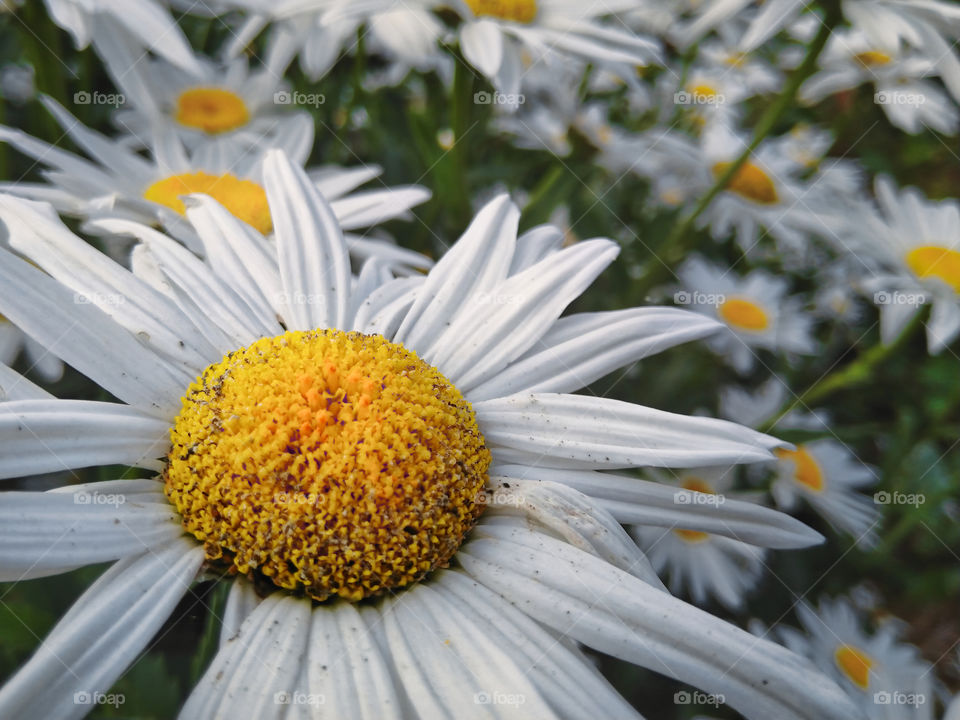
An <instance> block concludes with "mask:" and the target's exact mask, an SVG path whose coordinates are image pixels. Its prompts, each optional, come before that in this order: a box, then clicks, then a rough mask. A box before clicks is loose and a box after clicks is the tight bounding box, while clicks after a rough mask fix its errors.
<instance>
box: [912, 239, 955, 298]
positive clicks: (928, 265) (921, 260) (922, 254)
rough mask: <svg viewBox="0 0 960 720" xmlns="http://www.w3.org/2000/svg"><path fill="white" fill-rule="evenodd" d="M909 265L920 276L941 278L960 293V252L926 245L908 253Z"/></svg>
mask: <svg viewBox="0 0 960 720" xmlns="http://www.w3.org/2000/svg"><path fill="white" fill-rule="evenodd" d="M907 265H909V266H910V269H911V270H913V273H914V275H916V276H917V277H918V278H931V277H932V278H939V279H940V280H943V282H945V283H946V284H947V285H949V286H950V287H952V288H953V290H954V292H956V293H960V252H957V251H956V250H950V249H949V248H945V247H940V246H938V245H924V246H922V247H918V248H914V249H913V250H911V251H910V252H908V253H907Z"/></svg>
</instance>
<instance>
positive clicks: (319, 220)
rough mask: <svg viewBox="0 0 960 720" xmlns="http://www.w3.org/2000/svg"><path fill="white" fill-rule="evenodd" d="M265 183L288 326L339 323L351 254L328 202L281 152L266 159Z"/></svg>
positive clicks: (345, 305) (346, 302)
mask: <svg viewBox="0 0 960 720" xmlns="http://www.w3.org/2000/svg"><path fill="white" fill-rule="evenodd" d="M263 176H264V185H265V187H266V191H267V198H268V200H269V203H270V213H271V215H272V216H273V225H274V228H275V232H276V238H277V250H278V254H279V259H280V278H281V281H282V282H283V290H284V293H286V295H287V297H286V300H287V303H286V306H287V312H288V313H289V315H290V317H288V318H287V328H288V329H290V330H314V329H316V328H342V327H344V326H345V325H346V321H347V312H348V310H349V308H350V259H349V258H348V257H347V250H346V246H345V244H344V242H343V232H342V231H341V229H340V226H339V224H338V223H337V219H336V217H335V216H334V214H333V211H332V210H331V209H330V206H329V205H328V204H327V201H326V200H324V198H323V197H322V196H321V195H320V193H319V192H317V190H316V188H315V187H314V186H313V184H312V183H311V181H310V179H309V178H308V177H307V175H306V173H304V172H303V170H302V169H301V168H299V167H297V166H296V165H294V164H293V163H291V162H290V160H289V159H288V158H287V157H286V155H284V154H283V153H281V152H279V151H270V152H268V153H267V155H266V159H265V161H264V170H263Z"/></svg>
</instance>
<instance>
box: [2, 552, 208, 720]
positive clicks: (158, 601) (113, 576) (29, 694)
mask: <svg viewBox="0 0 960 720" xmlns="http://www.w3.org/2000/svg"><path fill="white" fill-rule="evenodd" d="M202 562H203V548H201V547H200V546H199V545H197V543H196V542H193V541H192V540H186V539H183V540H175V541H174V542H172V543H171V544H170V545H169V546H168V547H166V548H164V549H162V550H154V551H152V552H147V553H144V554H143V555H139V556H136V557H132V558H128V559H125V560H121V561H120V562H118V563H116V564H115V565H114V566H113V567H111V568H110V569H109V570H108V571H107V572H106V573H104V574H103V575H102V576H101V577H100V579H99V580H97V581H96V582H95V583H94V584H93V585H92V586H90V588H89V589H88V590H87V591H86V592H85V593H84V594H83V595H82V596H81V597H80V599H79V600H78V601H77V602H76V603H75V604H74V606H73V607H72V608H71V609H70V611H69V612H68V613H67V614H66V615H64V616H63V618H62V619H61V620H60V622H59V623H57V625H56V627H54V628H53V630H51V631H50V634H49V635H48V636H47V638H46V640H44V642H43V644H42V645H41V646H40V648H39V649H38V650H37V651H36V653H34V655H33V657H32V658H30V660H29V661H28V662H27V664H26V665H24V666H23V667H22V668H21V669H20V670H19V671H18V672H17V674H16V675H14V676H13V678H12V679H10V680H9V681H8V682H7V684H6V685H4V686H3V688H2V689H0V716H2V717H8V718H15V717H23V718H27V717H29V718H52V719H54V718H55V719H57V720H61V719H62V720H69V719H70V718H81V717H83V716H84V715H86V714H87V713H88V712H89V711H90V705H87V704H83V703H81V702H76V701H75V697H76V696H77V695H86V696H92V694H93V693H104V692H106V691H107V690H109V689H110V687H111V686H112V685H113V683H114V682H115V681H116V679H117V678H118V677H120V675H121V674H122V673H123V671H124V670H126V669H127V668H128V667H129V666H130V665H131V664H133V662H134V661H135V660H136V658H137V656H138V655H139V654H140V653H141V652H142V651H143V649H144V648H145V647H146V646H147V643H149V642H150V640H151V639H152V638H153V636H154V635H156V633H157V631H158V630H159V629H160V628H161V626H162V625H163V623H164V622H165V621H166V620H167V618H168V617H169V616H170V614H171V613H172V612H173V610H174V608H176V606H177V603H178V602H180V598H182V597H183V596H184V595H185V594H186V593H187V591H188V590H189V588H190V584H191V582H192V581H193V578H194V576H195V575H196V573H197V570H199V568H200V565H201V563H202Z"/></svg>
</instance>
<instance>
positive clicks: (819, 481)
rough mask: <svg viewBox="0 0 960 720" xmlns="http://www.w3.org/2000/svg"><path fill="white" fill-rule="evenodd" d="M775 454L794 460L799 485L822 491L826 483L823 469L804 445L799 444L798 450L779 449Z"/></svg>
mask: <svg viewBox="0 0 960 720" xmlns="http://www.w3.org/2000/svg"><path fill="white" fill-rule="evenodd" d="M773 452H774V454H776V456H777V457H778V458H780V459H781V460H792V461H793V464H794V471H793V472H794V474H793V479H794V480H795V481H796V482H797V484H799V485H803V486H804V487H805V488H808V489H810V490H813V491H814V492H821V491H822V490H823V488H824V486H825V485H826V480H825V479H824V477H823V470H821V469H820V463H818V462H817V460H816V458H814V457H813V455H811V454H810V452H809V451H808V450H807V449H806V448H805V447H804V446H803V445H798V446H797V449H796V450H785V449H782V448H781V449H777V450H774V451H773Z"/></svg>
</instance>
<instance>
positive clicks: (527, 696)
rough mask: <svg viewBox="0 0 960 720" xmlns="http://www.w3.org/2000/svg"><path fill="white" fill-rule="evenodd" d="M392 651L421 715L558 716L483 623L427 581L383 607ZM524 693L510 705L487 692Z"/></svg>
mask: <svg viewBox="0 0 960 720" xmlns="http://www.w3.org/2000/svg"><path fill="white" fill-rule="evenodd" d="M383 617H384V628H385V630H386V636H387V639H388V642H389V644H390V650H391V656H392V658H393V661H394V664H395V665H396V668H397V673H398V675H399V676H400V677H401V678H402V679H403V683H404V690H406V694H407V697H408V698H409V699H410V702H411V704H412V705H413V708H414V710H415V712H416V716H417V717H421V718H440V717H456V718H464V719H465V720H473V719H474V718H510V717H513V718H520V717H523V718H537V719H538V720H539V719H540V718H554V717H556V714H555V713H553V712H552V711H551V710H550V709H549V708H548V706H547V705H546V703H545V702H544V700H543V698H542V697H541V695H540V693H539V692H537V690H536V688H535V687H534V686H533V684H532V683H531V682H530V680H529V679H528V678H527V677H526V676H525V674H524V672H523V670H524V669H523V668H522V667H521V666H520V665H518V664H517V661H516V659H514V658H513V657H511V656H510V655H509V654H508V653H507V652H505V651H504V649H503V648H502V647H499V646H498V645H497V644H496V643H494V642H493V641H492V640H491V638H490V636H489V635H488V634H487V633H486V632H485V629H484V628H481V627H479V626H478V625H477V624H476V622H475V621H473V619H472V618H471V617H469V616H468V615H466V614H464V613H463V612H462V611H461V610H459V609H458V608H457V607H456V606H454V605H453V604H452V603H450V602H449V601H447V600H444V598H443V594H442V593H439V592H437V591H436V590H433V589H431V588H430V586H429V585H428V584H426V583H421V584H418V585H415V586H414V587H412V588H410V589H409V590H407V591H405V592H404V593H402V594H401V595H398V596H397V597H396V600H395V601H393V602H391V603H389V604H388V605H386V607H384V609H383ZM495 693H496V694H500V695H502V696H505V697H513V698H523V700H522V702H520V703H517V704H514V705H512V706H511V705H510V704H508V703H505V702H501V703H494V702H483V700H482V698H483V696H484V695H487V696H489V697H491V698H492V697H493V696H494V694H495Z"/></svg>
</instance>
